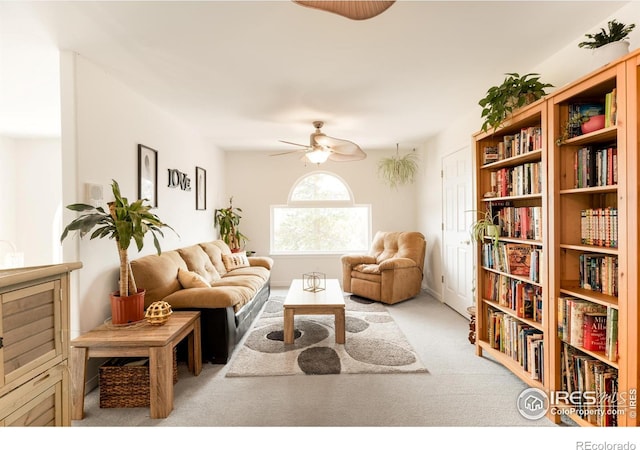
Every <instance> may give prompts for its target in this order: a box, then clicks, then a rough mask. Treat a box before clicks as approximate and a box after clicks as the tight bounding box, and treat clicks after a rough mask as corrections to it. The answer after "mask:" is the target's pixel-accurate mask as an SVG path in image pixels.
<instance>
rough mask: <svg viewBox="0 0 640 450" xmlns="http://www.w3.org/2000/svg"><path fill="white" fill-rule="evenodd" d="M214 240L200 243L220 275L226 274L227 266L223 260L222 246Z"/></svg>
mask: <svg viewBox="0 0 640 450" xmlns="http://www.w3.org/2000/svg"><path fill="white" fill-rule="evenodd" d="M214 242H215V241H214ZM214 242H203V243H201V244H200V247H201V248H202V249H203V250H204V252H205V253H206V254H207V255H208V256H209V260H210V261H211V264H213V267H215V268H216V270H217V271H218V273H219V274H220V276H224V274H225V273H227V268H226V267H225V266H224V263H223V262H222V248H221V246H220V245H216V244H215V243H214ZM229 253H231V250H229Z"/></svg>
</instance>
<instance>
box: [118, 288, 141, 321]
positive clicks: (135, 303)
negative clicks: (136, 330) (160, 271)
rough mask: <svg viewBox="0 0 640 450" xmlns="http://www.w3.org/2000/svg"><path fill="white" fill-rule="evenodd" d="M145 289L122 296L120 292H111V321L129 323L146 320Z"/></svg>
mask: <svg viewBox="0 0 640 450" xmlns="http://www.w3.org/2000/svg"><path fill="white" fill-rule="evenodd" d="M144 293H145V290H144V289H138V292H137V293H135V294H131V295H128V296H126V297H121V296H120V292H118V291H115V292H112V293H111V323H112V324H113V325H127V324H131V323H135V322H140V321H141V320H144Z"/></svg>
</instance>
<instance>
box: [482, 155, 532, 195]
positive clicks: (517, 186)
mask: <svg viewBox="0 0 640 450" xmlns="http://www.w3.org/2000/svg"><path fill="white" fill-rule="evenodd" d="M542 175H543V174H542V163H541V162H540V161H538V162H532V163H525V164H521V165H518V166H515V167H510V168H503V169H499V170H496V171H493V172H491V191H492V192H495V193H496V194H497V195H498V197H509V196H515V195H529V194H540V193H542Z"/></svg>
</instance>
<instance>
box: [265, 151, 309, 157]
mask: <svg viewBox="0 0 640 450" xmlns="http://www.w3.org/2000/svg"><path fill="white" fill-rule="evenodd" d="M300 152H304V153H306V151H305V150H289V151H288V152H281V153H272V154H271V155H269V156H282V155H290V154H291V153H300Z"/></svg>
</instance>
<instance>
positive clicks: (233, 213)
mask: <svg viewBox="0 0 640 450" xmlns="http://www.w3.org/2000/svg"><path fill="white" fill-rule="evenodd" d="M241 212H242V209H240V208H234V206H233V196H231V197H229V207H228V208H220V209H216V210H215V215H214V225H215V226H217V227H218V228H219V230H220V238H221V239H222V240H223V241H224V242H226V243H227V245H228V246H229V248H230V249H231V251H232V252H234V253H236V252H239V251H240V249H241V248H242V245H243V244H244V243H245V242H246V241H248V240H249V239H248V238H247V237H246V236H245V235H244V234H242V233H241V232H240V230H239V229H238V226H239V225H240V219H241V218H242V216H241V215H240V213H241Z"/></svg>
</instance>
